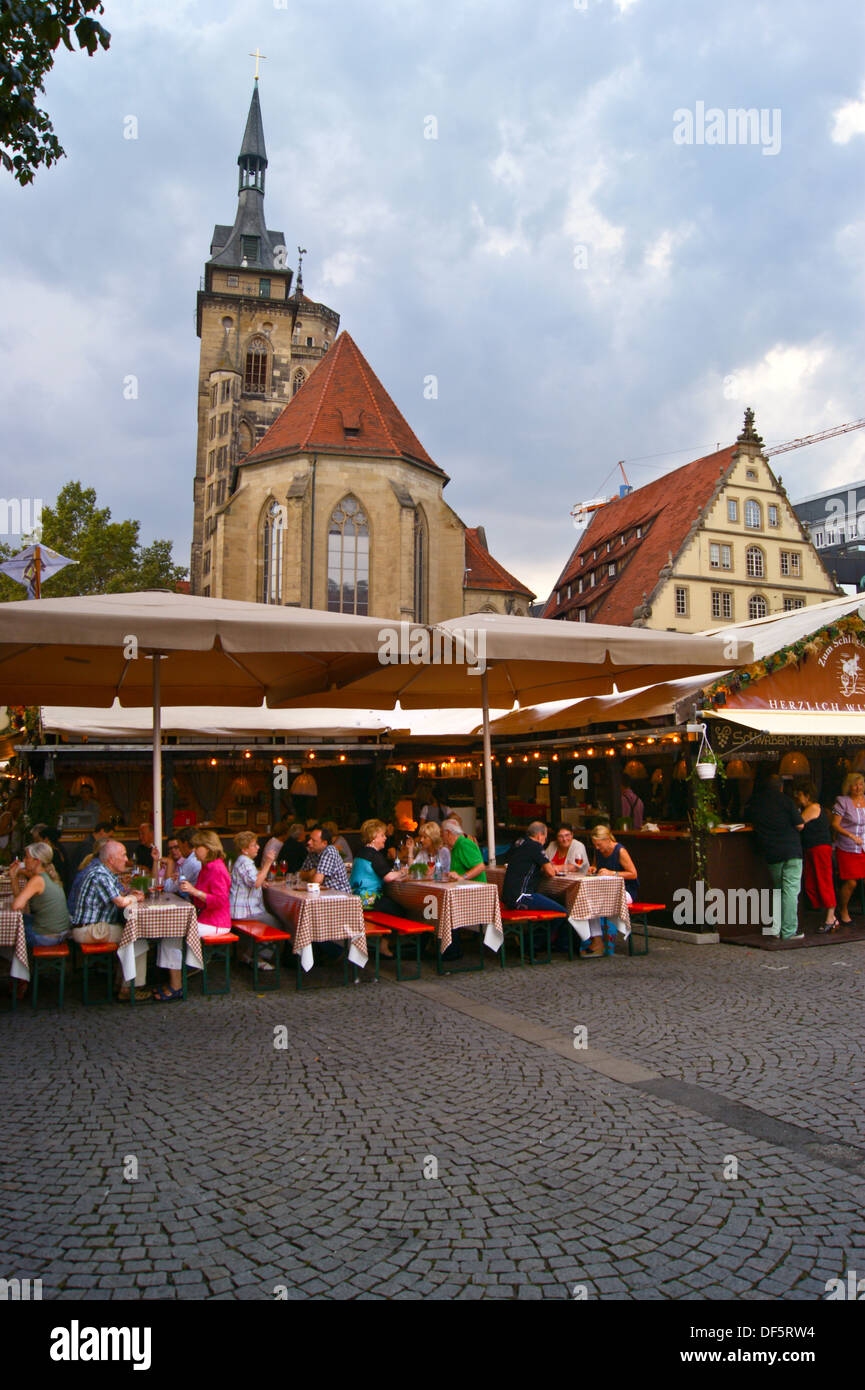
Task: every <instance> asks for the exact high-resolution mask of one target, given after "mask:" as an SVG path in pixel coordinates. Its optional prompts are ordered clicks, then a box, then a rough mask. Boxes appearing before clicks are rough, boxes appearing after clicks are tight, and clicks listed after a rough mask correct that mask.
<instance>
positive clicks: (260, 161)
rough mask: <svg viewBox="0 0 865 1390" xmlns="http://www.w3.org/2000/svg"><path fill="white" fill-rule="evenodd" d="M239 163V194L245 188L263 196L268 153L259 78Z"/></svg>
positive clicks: (254, 89) (250, 106) (254, 88)
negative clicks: (254, 190)
mask: <svg viewBox="0 0 865 1390" xmlns="http://www.w3.org/2000/svg"><path fill="white" fill-rule="evenodd" d="M237 163H238V165H239V166H240V187H239V189H238V192H240V193H242V192H243V190H244V189H245V188H256V189H258V191H259V193H262V194H263V193H264V171H265V169H266V168H267V151H266V149H265V148H264V123H263V121H262V119H261V104H260V102H259V100H258V79H257V78H256V81H255V86H254V87H253V89H252V100H251V101H250V103H249V115H248V116H247V118H246V129H245V130H244V132H243V142H242V144H241V146H240V154H239V155H238V156H237Z"/></svg>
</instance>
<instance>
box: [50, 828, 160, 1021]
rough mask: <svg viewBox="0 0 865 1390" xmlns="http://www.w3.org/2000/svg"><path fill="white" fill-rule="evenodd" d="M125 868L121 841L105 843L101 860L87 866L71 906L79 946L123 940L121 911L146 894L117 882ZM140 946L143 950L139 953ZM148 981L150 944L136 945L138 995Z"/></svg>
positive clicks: (123, 987)
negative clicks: (128, 891) (80, 944)
mask: <svg viewBox="0 0 865 1390" xmlns="http://www.w3.org/2000/svg"><path fill="white" fill-rule="evenodd" d="M126 864H127V859H126V850H125V849H124V847H123V845H121V844H120V842H119V840H106V841H105V844H104V845H103V846H102V847H101V849H100V851H99V855H98V857H97V858H96V859H94V860H93V862H92V863H91V864H89V865H88V866H87V872H86V873H85V875H84V878H83V879H82V881H81V884H80V887H79V888H78V891H77V893H76V894H74V895H73V896H72V897H71V898H70V902H69V916H70V919H71V921H72V935H73V937H74V939H75V940H76V941H77V942H79V943H93V942H95V943H101V942H105V941H119V940H120V937H121V935H122V927H121V925H120V924H121V922H122V921H123V915H122V909H123V908H125V907H129V906H130V905H131V904H132V903H134V902H143V901H144V894H143V893H139V892H133V893H127V892H126V890H125V889H124V887H123V884H122V883H121V882H120V879H119V878H118V874H121V873H122V872H123V870H124V869H125V868H126ZM139 945H141V946H143V948H144V949H143V950H139V949H138V947H139ZM118 969H119V967H118ZM146 978H147V942H146V941H144V942H140V943H139V942H136V952H135V986H136V991H137V990H138V989H139V988H143V986H144V984H145V981H146ZM120 997H121V998H122V999H128V998H129V986H128V985H123V984H121V992H120Z"/></svg>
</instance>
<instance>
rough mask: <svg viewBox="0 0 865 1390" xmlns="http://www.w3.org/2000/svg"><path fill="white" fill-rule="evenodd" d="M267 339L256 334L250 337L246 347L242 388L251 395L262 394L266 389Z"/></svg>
mask: <svg viewBox="0 0 865 1390" xmlns="http://www.w3.org/2000/svg"><path fill="white" fill-rule="evenodd" d="M267 352H268V344H267V339H266V338H262V337H261V335H260V334H259V335H257V336H256V337H255V338H253V339H251V341H250V344H249V347H248V348H247V349H246V368H245V371H244V373H243V389H244V391H247V392H251V393H252V394H253V395H259V396H261V395H264V392H265V391H266V390H267Z"/></svg>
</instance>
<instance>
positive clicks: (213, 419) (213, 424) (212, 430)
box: [207, 415, 216, 439]
mask: <svg viewBox="0 0 865 1390" xmlns="http://www.w3.org/2000/svg"><path fill="white" fill-rule="evenodd" d="M215 434H216V416H215V415H211V417H210V433H209V434H208V436H207V437H208V439H212V438H213V436H214V435H215Z"/></svg>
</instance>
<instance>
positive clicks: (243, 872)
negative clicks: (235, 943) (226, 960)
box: [229, 830, 281, 970]
mask: <svg viewBox="0 0 865 1390" xmlns="http://www.w3.org/2000/svg"><path fill="white" fill-rule="evenodd" d="M234 843H235V845H236V846H237V858H236V859H235V861H234V868H233V869H232V871H231V892H230V895H229V906H230V908H231V917H232V918H235V917H248V918H251V920H252V921H254V922H264V924H265V926H268V927H278V926H280V925H281V923H280V922H279V921H278V920H277V919H276V917H274V916H272V914H271V913H269V912H268V911H267V909H266V908H265V906H264V894H263V893H262V886H263V884H264V881H265V879H266V878H267V875H268V874H269V873H270V866H271V864H272V863H273V860H272V858H271V857H270V854H269V853H268V851H267V847H266V846H265V850H264V854H263V855H262V857H261V868H260V869H257V868H256V867H255V856H256V855H257V854H258V836H257V835H255V834H254V833H253V831H251V830H241V831H240V833H239V834H237V835H235V837H234ZM270 844H271V845H272V844H273V841H272V840H271V841H270ZM265 949H266V950H268V951H269V950H270V948H265ZM260 954H261V955H264V951H262V952H261V953H260ZM240 959H241V960H242V961H244V963H245V964H246V965H248V964H249V963H250V961H251V960H252V947H251V946H247V947H246V948H245V953H243V952H242V953H241V954H240ZM258 968H259V970H272V969H273V965H272V964H271V962H270V961H269V960H263V959H260V960H259V962H258Z"/></svg>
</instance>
